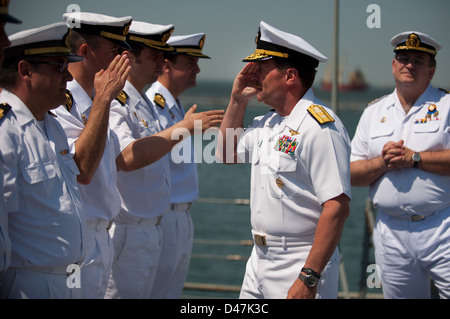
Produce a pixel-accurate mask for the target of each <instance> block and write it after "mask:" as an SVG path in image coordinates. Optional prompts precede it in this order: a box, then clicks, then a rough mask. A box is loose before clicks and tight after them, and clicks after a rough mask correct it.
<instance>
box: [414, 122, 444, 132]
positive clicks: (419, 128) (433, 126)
mask: <svg viewBox="0 0 450 319" xmlns="http://www.w3.org/2000/svg"><path fill="white" fill-rule="evenodd" d="M439 126H440V124H439V123H426V124H414V125H413V132H414V133H435V132H437V131H438V130H439Z"/></svg>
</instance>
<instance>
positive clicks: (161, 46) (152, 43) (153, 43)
mask: <svg viewBox="0 0 450 319" xmlns="http://www.w3.org/2000/svg"><path fill="white" fill-rule="evenodd" d="M128 39H130V41H136V42H142V43H144V44H145V45H147V46H149V47H151V48H155V49H158V50H165V51H173V47H172V46H170V45H169V47H168V48H164V46H165V45H166V42H162V41H154V40H150V39H146V38H141V37H137V36H134V35H130V36H129V37H128Z"/></svg>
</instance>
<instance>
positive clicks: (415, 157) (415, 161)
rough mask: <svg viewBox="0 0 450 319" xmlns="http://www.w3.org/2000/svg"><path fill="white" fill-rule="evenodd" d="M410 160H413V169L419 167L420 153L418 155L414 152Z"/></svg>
mask: <svg viewBox="0 0 450 319" xmlns="http://www.w3.org/2000/svg"><path fill="white" fill-rule="evenodd" d="M412 160H413V167H414V168H417V167H419V162H420V153H419V152H415V153H414V154H413V155H412Z"/></svg>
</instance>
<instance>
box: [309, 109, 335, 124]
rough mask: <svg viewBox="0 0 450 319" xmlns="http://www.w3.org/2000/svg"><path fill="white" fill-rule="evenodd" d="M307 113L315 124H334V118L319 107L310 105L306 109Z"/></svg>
mask: <svg viewBox="0 0 450 319" xmlns="http://www.w3.org/2000/svg"><path fill="white" fill-rule="evenodd" d="M308 112H309V113H310V114H311V115H312V116H313V117H314V118H315V119H316V120H317V122H319V124H325V123H328V122H334V118H332V117H331V115H330V114H328V112H327V111H325V109H324V108H323V106H321V105H318V104H312V105H311V106H310V107H308Z"/></svg>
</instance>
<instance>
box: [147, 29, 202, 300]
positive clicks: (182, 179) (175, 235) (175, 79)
mask: <svg viewBox="0 0 450 319" xmlns="http://www.w3.org/2000/svg"><path fill="white" fill-rule="evenodd" d="M167 43H168V44H170V45H171V46H172V47H174V48H175V49H176V51H175V52H171V53H168V54H165V64H164V66H163V72H162V74H161V75H160V76H159V77H158V81H157V82H155V83H153V85H152V86H151V88H149V89H148V90H147V92H146V94H147V96H148V98H149V99H150V100H151V101H154V103H153V107H154V110H155V113H156V114H157V116H158V120H159V122H160V123H161V126H162V127H163V128H168V127H171V126H172V125H175V124H176V123H178V122H180V121H182V120H183V118H184V116H185V111H184V108H183V105H182V104H181V101H180V100H179V97H180V95H181V94H182V93H183V92H184V91H185V90H187V89H189V88H191V87H195V86H196V84H197V83H196V77H197V74H198V73H199V72H200V68H199V66H198V61H199V59H209V58H210V57H209V56H207V55H205V54H203V52H202V49H203V45H204V43H205V34H204V33H195V34H188V35H176V36H171V37H170V39H169V41H168V42H167ZM180 150H182V151H183V155H184V154H185V153H184V152H186V153H188V155H189V156H186V157H184V156H183V158H182V159H180V156H179V154H180ZM189 152H190V153H189ZM170 176H171V179H172V191H171V194H170V211H169V214H166V216H165V218H164V219H163V220H162V222H161V229H162V231H163V237H164V240H163V249H162V251H161V257H160V260H159V265H158V271H157V274H156V278H155V284H154V286H153V291H152V297H153V298H180V297H181V293H182V291H183V286H184V282H185V279H186V275H187V272H188V270H189V263H190V260H191V252H192V244H193V239H194V225H193V223H192V218H191V215H190V206H191V204H192V202H194V201H195V200H197V198H198V174H197V164H196V162H195V159H194V145H193V143H192V139H191V138H187V139H185V140H183V141H182V142H181V143H179V144H178V145H176V146H175V147H174V149H173V150H172V153H171V156H170Z"/></svg>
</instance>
